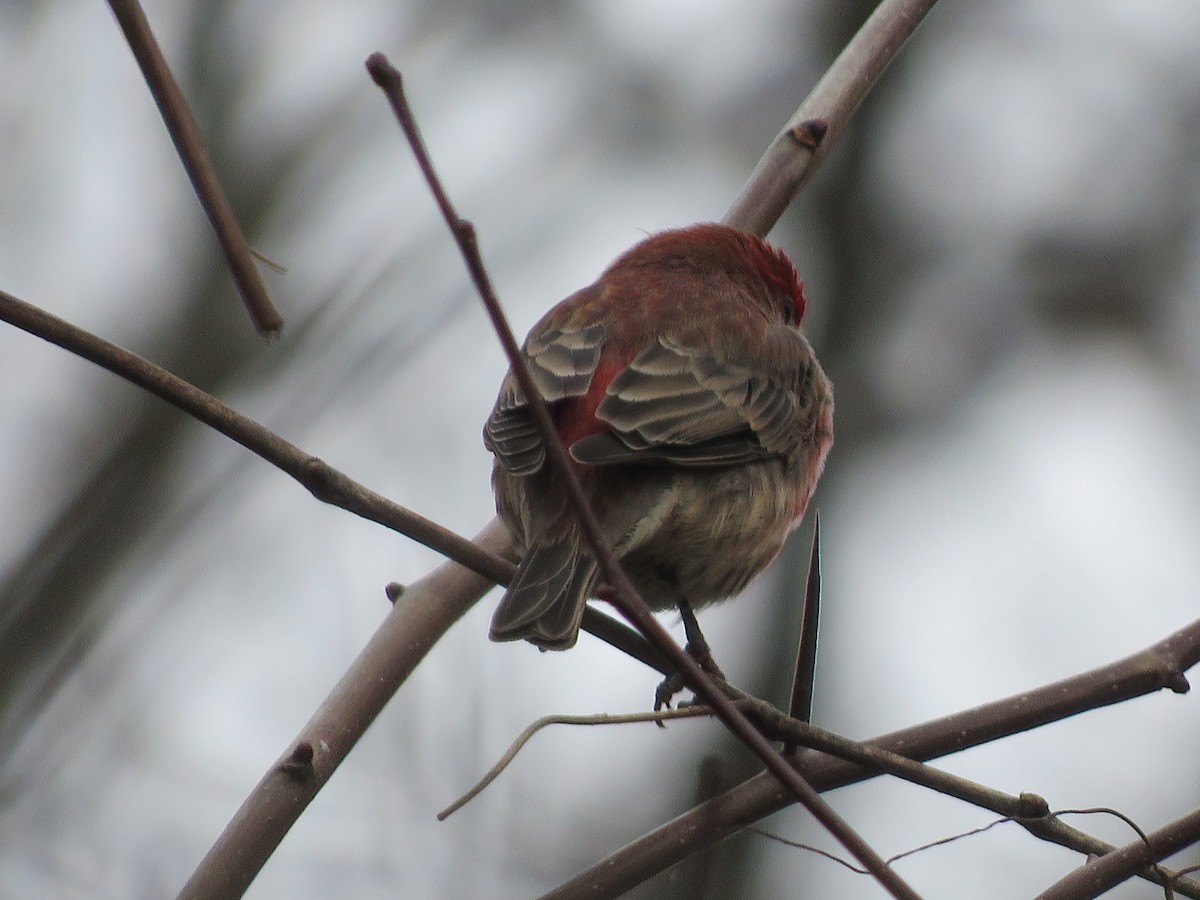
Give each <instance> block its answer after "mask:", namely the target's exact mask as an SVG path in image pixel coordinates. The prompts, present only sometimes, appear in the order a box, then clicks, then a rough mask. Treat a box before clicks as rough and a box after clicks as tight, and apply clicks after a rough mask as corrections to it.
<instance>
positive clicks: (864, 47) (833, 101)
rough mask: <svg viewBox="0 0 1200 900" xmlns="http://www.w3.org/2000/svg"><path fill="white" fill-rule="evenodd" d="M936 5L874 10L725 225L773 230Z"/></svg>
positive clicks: (894, 0)
mask: <svg viewBox="0 0 1200 900" xmlns="http://www.w3.org/2000/svg"><path fill="white" fill-rule="evenodd" d="M936 2H937V0H883V2H882V3H880V4H879V6H877V7H876V8H875V11H874V12H873V13H872V14H871V16H870V18H868V19H867V21H866V22H864V23H863V26H862V28H860V29H859V30H858V33H857V34H856V35H855V36H854V38H853V39H852V40H851V41H850V43H849V44H847V45H846V47H845V49H844V50H842V52H841V53H840V54H839V55H838V58H837V59H836V60H834V63H833V65H832V66H830V67H829V70H828V71H827V72H826V73H825V75H824V77H823V78H822V79H821V80H820V81H819V82H818V83H817V86H816V87H815V88H813V90H812V93H810V94H809V95H808V97H807V98H806V99H805V101H804V102H803V103H802V104H800V108H799V109H797V110H796V112H795V114H794V115H793V116H792V117H791V119H789V120H788V123H787V124H786V125H784V126H783V129H782V130H781V131H780V132H779V134H778V135H777V136H776V137H775V140H774V141H773V142H772V143H771V146H770V147H768V148H767V152H766V153H765V154H763V157H762V159H760V160H759V161H758V165H757V166H755V168H754V171H753V172H752V173H751V174H750V179H749V180H748V181H747V182H746V184H745V186H744V187H743V188H742V190H741V192H740V193H739V194H738V196H737V198H736V199H735V200H734V201H733V205H732V206H730V208H729V211H728V212H726V213H725V217H724V218H723V219H722V220H721V221H722V222H724V223H725V224H726V225H732V226H733V227H735V228H740V229H742V230H743V231H750V232H753V233H754V234H757V235H762V236H765V235H766V234H767V232H769V231H770V230H771V229H772V228H773V227H774V225H775V223H776V222H777V221H779V217H780V216H781V215H783V211H784V210H785V209H787V207H788V204H789V203H791V202H792V200H793V199H794V198H795V196H796V194H797V193H799V191H800V188H802V187H803V186H804V184H805V182H806V181H808V179H809V177H810V176H811V175H812V173H813V172H815V171H816V170H817V166H819V165H820V164H821V161H822V160H824V159H825V157H826V156H827V155H828V154H829V150H830V148H831V147H832V146H833V145H834V143H835V142H836V141H837V139H838V137H839V136H840V135H841V133H842V132H843V131H844V130H845V129H846V125H847V123H849V121H850V117H851V116H853V115H854V112H855V110H857V109H858V107H859V104H861V103H862V101H863V98H864V97H866V96H867V94H868V93H869V92H870V90H871V88H872V87H874V85H875V82H876V80H877V79H878V78H879V76H880V75H882V74H883V71H884V70H885V69H886V68H887V67H888V66H889V65H891V62H892V60H893V59H894V58H895V57H896V55H897V54H898V53H899V52H900V48H901V47H902V46H903V45H904V42H905V41H906V40H908V37H909V35H911V34H912V33H913V32H914V31H916V29H917V26H918V25H920V24H921V20H922V19H924V18H925V14H926V13H928V12H929V10H930V9H932V8H933V4H934V3H936ZM822 125H823V126H824V130H822V127H821V126H822Z"/></svg>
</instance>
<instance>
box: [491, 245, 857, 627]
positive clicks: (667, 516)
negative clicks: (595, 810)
mask: <svg viewBox="0 0 1200 900" xmlns="http://www.w3.org/2000/svg"><path fill="white" fill-rule="evenodd" d="M806 305H807V300H806V297H805V293H804V285H803V282H801V281H800V280H799V278H798V277H797V273H796V268H795V266H794V265H793V263H792V262H791V260H790V259H789V258H788V256H787V255H786V254H785V253H784V252H783V251H782V250H780V249H778V248H776V247H774V246H772V245H771V244H768V243H767V242H766V241H764V240H763V239H761V238H759V237H758V236H756V235H753V234H749V233H747V232H743V231H740V230H737V229H735V228H732V227H729V226H726V225H722V224H716V223H701V224H696V225H692V226H689V227H685V228H679V229H673V230H668V231H663V232H660V233H657V234H652V235H650V236H649V237H647V238H645V239H644V240H642V241H640V242H639V243H637V244H635V245H634V246H633V247H632V248H630V249H629V250H627V251H626V252H625V253H623V254H622V255H621V256H619V257H618V258H617V259H616V260H615V261H614V262H613V263H612V264H611V265H610V266H609V267H608V268H607V269H606V270H605V271H604V272H603V273H602V274H601V275H600V277H599V278H598V279H597V280H596V281H595V282H594V283H593V284H591V285H589V286H588V287H585V288H583V289H581V290H579V291H576V292H575V293H573V294H571V295H570V296H568V297H567V298H566V299H565V300H563V301H562V302H560V303H559V304H558V305H556V306H554V307H553V308H552V309H551V310H550V311H549V312H548V313H546V314H545V316H543V317H542V318H541V320H539V321H538V322H537V323H536V324H535V325H534V326H533V328H532V329H531V330H530V332H529V335H528V337H527V338H526V339H525V342H524V344H523V345H522V347H521V351H520V353H521V357H522V359H523V360H524V362H525V365H526V366H527V367H528V369H529V373H530V375H531V376H532V378H533V382H534V384H535V385H536V386H537V389H538V391H539V392H540V393H541V395H542V397H543V398H544V400H545V401H546V403H547V405H548V408H549V412H550V415H551V417H552V420H553V423H554V428H555V431H556V433H557V436H558V438H559V440H561V442H562V444H563V446H564V447H565V449H566V450H567V453H568V454H569V457H570V461H571V465H572V466H573V468H574V469H575V472H576V474H577V475H578V477H579V480H580V483H581V485H582V487H583V490H584V493H585V495H586V497H587V498H588V500H589V502H590V504H591V506H592V508H593V510H594V512H595V514H596V517H597V519H598V521H599V523H600V526H601V529H602V531H603V534H604V536H605V538H606V539H607V541H608V542H609V544H610V545H611V547H612V549H613V551H614V552H615V554H616V556H617V558H618V559H619V560H620V562H621V565H622V567H623V569H624V570H625V572H626V574H627V575H628V576H629V578H630V579H631V581H632V582H633V584H634V586H635V587H636V588H637V589H638V592H639V593H640V594H641V595H642V597H643V598H644V599H645V600H646V601H647V602H648V603H649V605H650V607H651V608H652V609H654V610H656V611H661V610H666V609H670V608H672V607H679V608H681V609H684V610H685V611H690V608H696V609H699V608H702V607H704V606H707V605H709V604H711V603H715V602H718V601H721V600H724V599H726V598H728V597H731V596H733V595H736V594H738V593H740V592H741V591H742V589H743V588H745V587H746V585H747V584H749V583H750V581H752V580H753V579H754V578H755V577H756V576H757V575H758V574H759V573H760V572H762V571H763V570H764V569H765V568H766V567H767V566H768V565H769V564H770V563H771V562H772V561H773V560H774V559H775V557H776V556H777V555H778V554H779V552H780V550H781V549H782V547H783V544H784V540H785V539H786V538H787V536H788V534H789V533H790V532H791V531H792V530H793V529H794V528H795V527H796V526H797V525H798V524H799V522H800V520H801V519H802V518H803V516H804V512H805V510H806V509H807V507H808V503H809V499H810V497H811V496H812V493H813V490H814V489H815V488H816V486H817V482H818V479H819V478H820V476H821V472H822V470H823V468H824V465H825V459H826V456H827V454H828V452H829V449H830V447H831V446H832V443H833V388H832V385H831V384H830V381H829V379H828V378H827V377H826V375H825V373H824V372H823V371H822V369H821V366H820V364H819V363H818V362H817V358H816V355H815V354H814V352H813V349H812V347H811V346H810V344H809V342H808V340H807V339H806V338H805V336H804V334H803V332H802V331H801V329H800V323H801V320H802V319H803V318H804V313H805V309H806ZM483 441H484V445H485V446H486V448H487V449H488V450H490V451H491V452H492V454H493V455H494V460H493V466H492V487H493V491H494V493H495V498H496V510H497V514H498V515H499V517H500V519H501V520H502V521H503V522H504V524H505V525H506V526H507V528H508V530H509V532H510V534H511V535H512V538H513V543H514V546H515V548H516V550H517V551H518V552H519V553H520V554H521V561H520V563H519V564H518V566H517V569H516V574H515V577H514V578H513V580H512V581H511V583H510V584H509V586H508V588H507V590H506V591H505V592H504V595H503V597H502V598H501V599H500V602H499V604H498V605H497V606H496V609H495V612H494V614H493V617H492V622H491V628H490V633H489V637H490V638H491V639H492V640H494V641H512V640H520V639H524V640H527V641H529V642H531V643H533V644H534V645H536V646H538V647H540V648H542V649H546V650H566V649H569V648H570V647H572V646H574V644H575V643H576V640H577V638H578V634H579V627H580V621H581V618H582V616H583V611H584V609H585V606H586V603H587V601H588V599H589V598H590V597H593V596H595V594H596V592H597V590H598V589H599V588H601V586H602V584H601V573H600V569H599V566H598V564H597V562H596V558H595V556H594V554H593V552H592V551H591V550H590V549H589V547H588V544H587V542H586V540H585V539H584V537H583V535H582V532H581V529H580V526H579V524H578V522H577V519H576V516H575V514H574V513H573V511H572V509H571V507H570V505H569V501H568V499H567V494H566V490H565V488H564V486H563V483H562V481H561V478H560V476H559V474H558V473H557V472H556V471H555V470H554V468H553V467H552V466H551V465H550V464H549V462H548V460H547V455H546V448H545V446H544V444H543V442H542V438H541V436H540V435H539V433H538V430H537V427H536V425H535V424H534V420H533V417H532V415H531V413H530V408H529V404H528V401H527V398H526V397H525V395H524V393H523V392H522V390H521V388H520V385H519V384H518V382H517V379H516V378H515V376H514V375H513V373H512V370H511V369H510V370H509V372H508V373H507V375H506V376H505V378H504V380H503V382H502V383H501V386H500V391H499V395H498V397H497V399H496V403H495V406H494V407H493V409H492V412H491V414H490V415H489V417H488V419H487V422H486V423H485V425H484V429H483Z"/></svg>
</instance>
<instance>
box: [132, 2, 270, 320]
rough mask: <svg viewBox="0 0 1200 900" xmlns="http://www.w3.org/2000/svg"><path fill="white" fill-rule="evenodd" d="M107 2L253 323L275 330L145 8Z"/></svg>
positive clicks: (266, 298)
mask: <svg viewBox="0 0 1200 900" xmlns="http://www.w3.org/2000/svg"><path fill="white" fill-rule="evenodd" d="M108 5H109V6H110V7H111V8H112V12H113V15H114V16H115V17H116V19H117V24H118V25H120V26H121V31H122V32H124V34H125V40H126V41H128V42H129V49H130V50H132V51H133V57H134V59H136V60H137V63H138V65H139V66H140V67H141V70H142V75H143V76H144V77H145V79H146V84H147V85H148V86H149V88H150V93H151V95H152V96H153V97H154V102H155V103H157V104H158V109H159V112H160V113H161V114H162V118H163V123H164V124H165V125H166V126H167V132H168V133H169V134H170V135H171V141H172V142H173V143H174V144H175V150H176V152H178V153H179V160H180V162H182V163H183V168H184V170H185V171H186V172H187V176H188V178H189V179H190V180H191V182H192V188H193V189H194V190H195V191H196V197H197V198H198V199H199V200H200V205H201V206H202V207H203V208H204V212H205V214H206V215H207V216H208V221H209V222H210V223H211V224H212V228H213V231H214V232H215V233H216V235H217V241H218V242H219V243H220V245H221V251H222V252H223V253H224V254H225V261H226V263H227V264H228V266H229V271H230V273H231V274H232V275H233V280H234V282H235V283H236V284H237V288H238V291H239V292H240V293H241V295H242V302H243V303H244V304H245V305H246V311H247V312H248V313H249V314H250V318H251V320H252V321H253V322H254V327H255V328H257V329H258V331H259V333H260V334H263V335H268V336H269V335H273V334H276V333H277V332H278V331H279V330H280V329H281V328H282V327H283V316H281V315H280V314H279V310H278V309H276V308H275V304H274V303H272V302H271V297H270V295H269V294H268V293H267V286H266V285H265V284H263V280H262V277H261V276H260V275H259V272H258V267H257V266H256V265H255V263H254V259H255V257H256V255H257V254H255V253H254V251H253V250H251V249H250V245H249V244H248V243H247V242H246V236H245V235H244V234H242V229H241V227H240V226H239V225H238V223H237V217H236V216H235V215H234V214H233V207H232V206H231V205H230V203H229V198H228V197H226V196H225V190H224V188H222V187H221V180H220V179H219V178H218V177H217V173H216V170H215V169H214V168H213V165H212V162H211V161H210V160H209V158H208V153H207V151H205V149H204V140H203V138H202V137H201V136H200V129H199V128H198V127H197V125H196V120H195V118H193V116H192V111H191V110H190V109H189V108H188V104H187V100H185V99H184V96H183V91H181V90H180V89H179V84H178V83H177V82H176V81H175V76H173V75H172V74H171V69H170V67H169V66H168V65H167V60H166V57H164V56H163V52H162V49H161V48H160V47H159V46H158V41H156V40H155V39H154V32H153V31H151V30H150V23H149V22H148V21H147V20H146V13H145V12H144V11H143V10H142V7H141V4H139V3H138V0H108Z"/></svg>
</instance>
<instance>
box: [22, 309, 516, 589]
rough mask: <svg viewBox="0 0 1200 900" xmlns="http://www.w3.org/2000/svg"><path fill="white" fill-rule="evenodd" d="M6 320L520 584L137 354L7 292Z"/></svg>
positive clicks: (306, 481) (383, 520) (450, 536)
mask: <svg viewBox="0 0 1200 900" xmlns="http://www.w3.org/2000/svg"><path fill="white" fill-rule="evenodd" d="M0 320H3V321H5V322H9V323H10V324H12V325H15V326H16V327H18V328H20V329H22V330H23V331H27V332H29V333H30V334H32V335H35V336H37V337H40V338H42V339H43V340H46V341H49V342H50V343H52V344H56V345H58V346H59V347H62V348H63V349H64V350H69V351H70V352H71V353H74V354H75V355H76V356H81V357H83V358H84V359H86V360H88V361H90V362H93V363H95V364H96V365H98V366H100V367H101V368H104V369H108V371H110V372H112V373H114V374H116V375H119V376H121V377H122V378H124V379H125V380H126V381H129V382H132V383H133V384H135V385H137V386H138V387H140V388H143V389H144V390H147V391H149V392H150V393H151V394H154V395H155V396H156V397H160V398H161V399H163V400H166V401H167V402H168V403H170V404H171V405H172V406H174V407H176V408H178V409H181V410H183V411H184V412H186V413H187V414H188V415H190V416H193V417H194V418H196V419H199V420H200V421H201V422H203V423H204V424H205V425H208V426H210V427H211V428H213V429H214V430H216V431H219V432H220V433H221V434H223V435H225V436H226V437H228V438H230V439H231V440H234V441H236V442H237V443H239V444H241V445H242V446H243V447H245V448H246V449H247V450H249V451H250V452H251V453H254V454H255V455H256V456H259V457H261V458H262V459H264V460H266V461H267V462H269V463H270V464H271V465H273V466H275V467H277V468H279V469H281V470H283V471H284V472H286V473H287V474H288V475H290V476H292V478H294V479H296V480H297V481H299V482H300V483H301V484H302V485H304V487H306V488H307V489H308V490H309V491H310V492H312V495H313V496H314V497H316V498H317V499H318V500H321V501H322V502H324V503H329V504H332V505H333V506H339V507H341V508H342V509H345V510H347V511H349V512H352V513H354V514H356V515H359V516H362V517H363V518H364V519H369V520H371V521H372V522H378V523H379V524H380V525H384V526H386V527H388V528H391V529H393V530H394V531H398V532H400V533H401V534H404V535H407V536H408V537H411V538H412V539H413V540H414V541H417V542H419V543H422V544H424V545H425V546H426V547H429V548H431V549H433V550H436V551H438V552H439V553H441V554H442V555H443V556H446V557H448V558H450V559H453V560H456V561H457V562H460V563H462V564H463V565H464V566H467V567H468V568H471V569H474V570H475V571H476V572H479V573H481V574H483V575H486V576H487V577H488V578H490V579H491V580H492V581H494V582H497V583H500V584H504V583H507V581H508V579H509V578H511V577H512V573H513V565H512V563H510V562H508V561H507V560H505V559H503V558H501V557H500V556H498V555H496V554H495V553H489V552H485V551H484V550H481V549H480V548H479V547H477V546H475V545H474V544H472V543H471V542H470V541H468V540H467V539H466V538H464V537H461V536H459V535H457V534H455V533H454V532H452V531H450V530H449V529H447V528H443V527H442V526H441V525H438V524H437V523H436V522H433V521H431V520H429V519H426V518H425V517H424V516H421V515H418V514H417V513H415V512H413V511H412V510H409V509H405V508H404V507H403V506H400V505H399V504H397V503H393V502H392V501H391V500H388V499H387V498H386V497H384V496H383V495H381V494H377V493H376V492H374V491H372V490H370V489H368V488H366V487H364V486H363V485H361V484H359V483H358V482H356V481H354V480H353V479H351V478H348V477H347V476H346V475H344V474H342V473H341V472H339V471H338V470H337V469H334V468H332V467H331V466H329V465H327V464H326V463H324V462H322V461H321V460H320V459H318V458H317V457H315V456H312V455H310V454H308V453H305V452H304V451H303V450H301V449H300V448H299V447H297V446H295V445H294V444H291V443H289V442H287V441H285V440H284V439H283V438H281V437H280V436H279V435H277V434H275V432H273V431H271V430H270V429H268V428H264V427H263V426H262V425H260V424H258V423H257V422H255V421H254V420H253V419H250V418H248V417H246V416H244V415H242V414H241V413H239V412H238V411H237V410H235V409H232V408H231V407H228V406H226V405H225V404H224V403H222V402H221V401H220V400H217V399H216V398H215V397H213V396H211V395H209V394H206V393H205V392H204V391H202V390H200V389H199V388H198V387H196V386H195V385H192V384H190V383H188V382H186V381H184V380H183V379H182V378H180V377H178V376H177V375H172V374H171V373H170V372H168V371H167V370H166V369H163V368H161V367H160V366H156V365H154V363H152V362H149V361H148V360H146V359H143V358H142V357H140V356H138V355H137V354H136V353H131V352H130V351H128V350H126V349H124V348H123V347H118V346H117V345H116V344H113V343H111V342H109V341H106V340H104V339H103V338H100V337H97V336H96V335H94V334H91V333H90V332H87V331H84V330H83V329H82V328H79V327H78V326H76V325H72V324H71V323H70V322H67V321H64V320H63V319H60V318H58V317H57V316H53V315H51V314H50V313H48V312H45V311H44V310H41V309H38V308H37V307H36V306H32V305H31V304H28V303H26V302H24V301H23V300H18V299H17V298H16V297H14V296H12V295H11V294H7V293H5V292H3V291H0Z"/></svg>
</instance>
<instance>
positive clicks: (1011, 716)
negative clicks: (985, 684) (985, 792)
mask: <svg viewBox="0 0 1200 900" xmlns="http://www.w3.org/2000/svg"><path fill="white" fill-rule="evenodd" d="M1197 662H1200V620H1197V621H1195V622H1192V623H1191V624H1189V625H1187V626H1185V627H1184V628H1181V629H1180V630H1179V631H1176V632H1175V633H1174V634H1172V635H1169V636H1168V637H1166V638H1164V639H1163V640H1162V641H1159V642H1158V643H1156V644H1154V645H1152V646H1150V647H1148V648H1146V649H1145V650H1143V651H1141V652H1140V653H1136V654H1134V655H1132V656H1129V657H1126V658H1125V659H1122V660H1119V661H1117V662H1115V663H1112V664H1110V665H1107V666H1103V667H1101V668H1099V669H1093V670H1092V671H1090V672H1085V673H1083V674H1081V675H1076V676H1073V677H1071V678H1067V679H1064V680H1062V681H1058V682H1054V683H1053V684H1048V685H1045V686H1043V687H1040V688H1035V689H1033V690H1030V691H1026V692H1024V693H1021V694H1016V695H1014V696H1012V697H1007V698H1005V699H1003V700H997V701H995V702H992V703H988V704H985V705H983V706H979V707H976V708H974V709H969V710H966V711H964V712H960V713H955V714H953V715H950V716H945V717H944V718H941V719H934V720H933V721H930V722H926V723H924V724H921V725H915V726H912V727H910V728H905V729H903V730H901V731H896V732H892V733H891V734H885V735H882V736H880V737H877V738H874V739H872V740H870V741H868V742H866V743H867V744H868V745H869V746H874V747H880V748H882V749H885V750H889V751H891V752H893V753H899V754H902V755H903V756H907V757H909V758H910V759H915V760H929V759H934V758H936V757H939V756H944V755H946V754H948V753H956V752H958V751H959V750H966V749H968V748H970V747H976V746H979V745H980V744H986V743H988V742H989V741H994V740H996V739H998V738H1002V737H1007V736H1009V735H1012V734H1017V733H1019V732H1022V731H1028V730H1029V729H1031V728H1037V727H1038V726H1041V725H1045V724H1047V723H1048V722H1054V721H1058V720H1060V719H1065V718H1068V717H1069V716H1073V715H1077V714H1079V713H1081V712H1087V711H1088V710H1092V709H1099V708H1101V707H1104V706H1110V705H1112V704H1114V703H1120V702H1122V701H1125V700H1129V699H1132V698H1134V697H1140V696H1142V695H1144V694H1149V693H1152V692H1154V691H1158V690H1162V689H1164V688H1165V689H1168V690H1172V691H1175V692H1176V693H1184V692H1186V691H1187V690H1188V683H1187V679H1186V678H1185V677H1184V674H1183V673H1184V672H1185V671H1186V670H1187V669H1189V668H1191V667H1192V666H1194V665H1196V663H1197ZM798 760H799V762H798V765H799V767H800V768H801V770H802V771H803V772H804V773H805V774H806V775H807V776H808V779H809V781H810V783H811V784H812V785H813V786H814V787H816V788H817V789H818V790H831V789H833V788H836V787H842V786H844V785H847V784H853V783H857V782H860V781H864V780H866V779H867V778H871V777H874V776H875V775H877V774H878V769H868V768H865V767H863V766H859V765H855V764H854V763H848V762H845V761H842V760H839V759H836V758H834V757H832V756H829V755H826V754H824V753H819V752H809V753H805V754H801V755H800V756H799V757H798ZM940 789H941V788H939V790H940ZM972 802H974V801H972ZM788 803H789V801H788V798H787V797H786V795H784V794H782V793H781V792H780V791H779V787H778V785H776V784H774V783H772V780H771V779H770V778H769V777H767V776H765V775H761V774H760V775H756V776H754V777H753V778H750V779H748V780H747V781H744V782H742V783H741V784H740V785H738V786H736V787H734V788H732V789H731V790H729V791H727V792H725V793H724V794H722V795H721V796H720V797H716V798H714V799H713V800H711V801H709V802H708V803H705V804H702V805H700V806H698V807H696V808H694V809H692V810H689V811H688V812H686V813H684V814H683V815H681V816H678V817H677V818H675V819H673V820H672V821H670V822H668V823H666V824H665V825H662V826H660V827H659V828H657V829H655V830H654V831H652V832H650V833H649V834H647V835H644V836H643V837H641V838H639V839H637V840H636V841H634V842H632V843H630V844H628V845H626V846H625V847H623V848H622V849H620V850H618V851H616V852H615V853H613V854H611V855H610V856H608V857H606V858H605V859H603V860H601V861H600V862H598V863H596V864H594V865H593V866H591V867H590V868H588V869H586V870H585V871H583V872H580V873H579V874H578V875H576V876H575V877H574V878H572V879H571V880H570V881H567V882H565V883H563V884H562V885H560V886H559V887H558V888H557V889H556V890H554V891H552V892H551V893H549V894H547V895H546V896H548V897H558V898H571V897H584V896H610V895H611V896H615V895H618V894H620V893H621V892H623V891H627V890H629V889H630V888H632V887H633V886H634V885H637V884H640V883H641V882H642V881H645V880H646V879H647V878H649V877H650V876H652V875H654V874H655V873H657V872H660V871H663V870H664V869H666V868H668V867H670V866H672V865H674V864H675V863H677V862H679V861H680V860H681V859H684V858H685V857H687V856H688V855H690V854H691V853H694V852H696V851H698V850H701V849H703V848H705V847H709V846H711V845H712V844H714V843H716V842H717V841H720V840H723V839H724V838H726V837H729V836H730V835H732V834H734V833H736V832H737V831H738V830H739V829H740V828H742V827H743V826H745V825H748V824H750V823H751V822H755V821H757V820H759V819H761V818H763V817H765V816H768V815H770V814H771V813H773V812H777V811H778V810H780V809H782V808H784V807H785V806H787V805H788ZM981 805H984V804H981ZM1005 814H1007V812H1006V811H1005Z"/></svg>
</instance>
